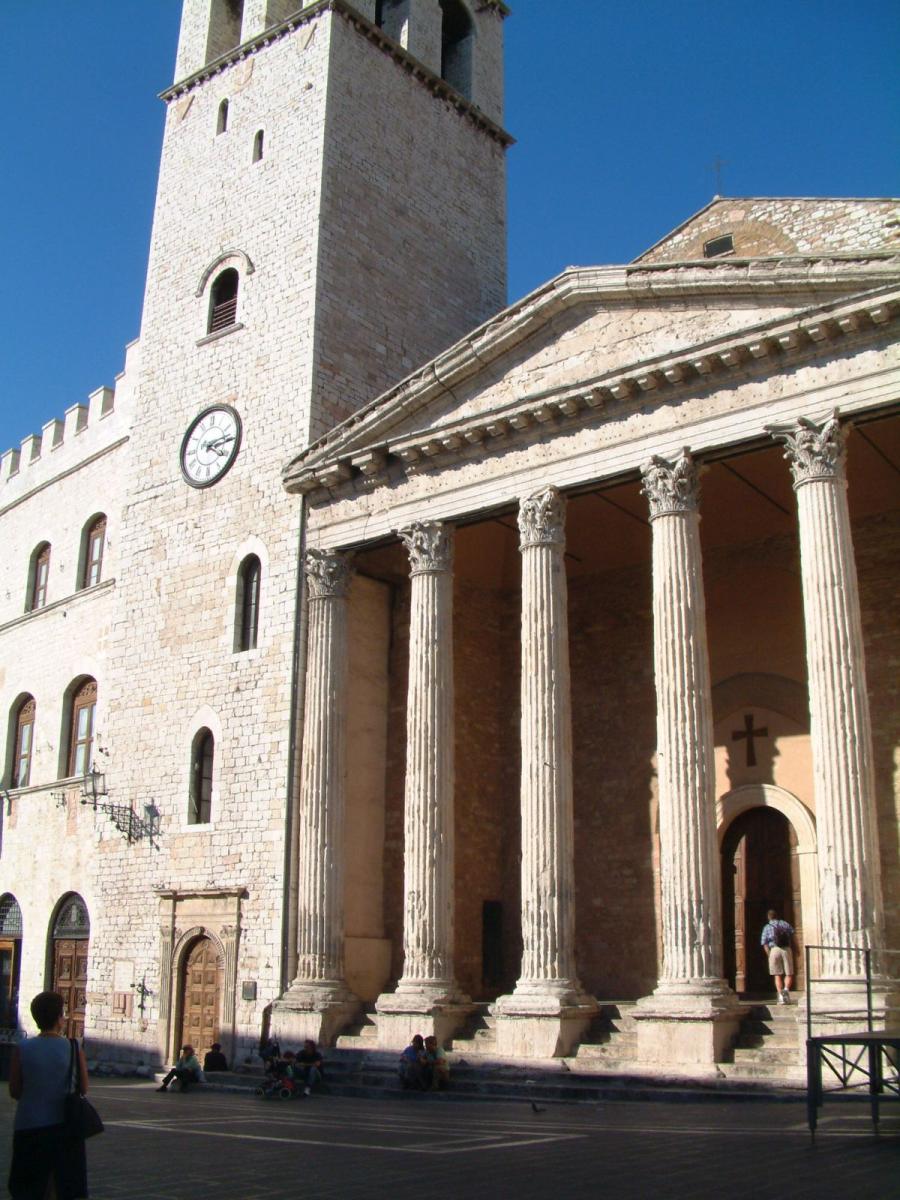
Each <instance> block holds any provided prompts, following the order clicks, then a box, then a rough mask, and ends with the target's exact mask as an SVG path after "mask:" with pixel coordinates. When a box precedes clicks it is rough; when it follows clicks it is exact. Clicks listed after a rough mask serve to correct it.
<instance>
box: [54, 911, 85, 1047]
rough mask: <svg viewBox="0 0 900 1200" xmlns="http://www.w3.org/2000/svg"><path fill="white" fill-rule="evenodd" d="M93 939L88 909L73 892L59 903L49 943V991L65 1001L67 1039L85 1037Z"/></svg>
mask: <svg viewBox="0 0 900 1200" xmlns="http://www.w3.org/2000/svg"><path fill="white" fill-rule="evenodd" d="M90 936H91V922H90V918H89V917H88V911H87V905H86V904H85V902H84V901H83V900H82V898H81V897H80V896H78V895H76V894H75V893H74V892H71V893H70V894H69V895H68V896H64V897H63V899H62V900H61V901H60V904H59V907H58V908H57V910H56V919H55V920H54V922H53V931H52V934H51V939H50V956H51V959H50V961H51V977H50V978H51V981H50V990H51V991H54V992H59V993H60V995H61V996H62V998H63V1000H64V1001H65V1004H66V1026H65V1029H64V1031H63V1032H64V1033H65V1035H66V1037H73V1038H82V1037H84V1016H85V1009H86V1007H87V976H88V949H89V946H90Z"/></svg>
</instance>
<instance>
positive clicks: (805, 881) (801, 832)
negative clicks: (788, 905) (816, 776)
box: [716, 784, 820, 975]
mask: <svg viewBox="0 0 900 1200" xmlns="http://www.w3.org/2000/svg"><path fill="white" fill-rule="evenodd" d="M755 808H763V809H765V808H769V809H774V810H776V811H777V812H780V813H781V814H782V816H784V817H786V818H787V820H788V822H789V824H790V826H791V829H792V831H793V834H794V835H795V836H796V847H792V850H791V853H792V858H793V859H794V860H795V862H794V868H795V871H794V873H795V875H796V876H797V879H796V880H795V885H796V884H799V888H798V890H799V897H798V900H795V901H794V903H795V904H797V903H798V901H799V905H798V911H796V912H795V913H794V918H795V920H794V922H793V923H794V924H796V926H797V927H798V928H799V929H802V931H803V942H806V943H810V944H812V945H817V944H818V943H819V940H820V938H819V929H820V920H819V887H818V854H817V849H816V825H815V818H814V817H813V814H812V813H811V812H810V810H809V809H808V808H807V807H806V805H805V804H804V803H803V802H802V801H801V800H799V799H798V798H797V797H796V796H795V795H793V794H792V793H791V792H788V791H786V790H785V789H784V788H780V787H777V786H776V785H774V784H745V785H744V786H742V787H738V788H734V789H733V790H732V791H730V792H727V793H726V794H725V795H724V796H722V797H720V798H719V800H718V802H717V804H716V818H717V819H716V823H717V826H718V833H719V847H720V850H721V849H722V848H723V847H724V846H725V844H726V840H727V838H728V832H729V830H730V829H731V827H732V825H733V824H734V822H735V821H736V820H737V818H738V817H740V816H742V815H743V814H744V813H746V812H749V811H750V810H751V809H755ZM792 841H793V839H792ZM725 866H726V864H724V863H723V868H724V867H725ZM788 919H790V918H788ZM731 924H732V923H731V922H726V927H728V926H729V925H731ZM761 929H762V925H760V929H759V930H757V931H756V934H755V940H754V941H753V944H748V946H747V947H746V953H747V954H749V955H753V954H760V950H759V946H758V942H759V933H760V930H761ZM750 933H751V937H752V934H753V931H752V930H751V931H750ZM725 949H726V958H727V956H728V947H726V948H725ZM798 950H799V951H801V952H802V947H798ZM731 957H732V959H733V958H734V948H733V947H732V949H731ZM796 965H797V966H798V967H800V965H801V964H799V963H798V964H796ZM814 970H815V967H814ZM801 975H802V972H801Z"/></svg>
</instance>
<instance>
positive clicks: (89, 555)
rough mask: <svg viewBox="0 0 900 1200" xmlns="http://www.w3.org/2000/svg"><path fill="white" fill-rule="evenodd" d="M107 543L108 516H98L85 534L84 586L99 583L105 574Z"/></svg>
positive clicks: (82, 581) (87, 586)
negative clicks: (104, 559)
mask: <svg viewBox="0 0 900 1200" xmlns="http://www.w3.org/2000/svg"><path fill="white" fill-rule="evenodd" d="M105 545H106V517H105V516H102V515H101V516H99V517H96V518H95V519H94V520H93V521H92V522H91V523H90V525H88V527H87V529H86V530H85V534H84V571H83V573H82V577H81V586H82V587H83V588H89V587H93V586H94V584H96V583H99V582H100V579H101V578H102V574H103V549H104V547H105Z"/></svg>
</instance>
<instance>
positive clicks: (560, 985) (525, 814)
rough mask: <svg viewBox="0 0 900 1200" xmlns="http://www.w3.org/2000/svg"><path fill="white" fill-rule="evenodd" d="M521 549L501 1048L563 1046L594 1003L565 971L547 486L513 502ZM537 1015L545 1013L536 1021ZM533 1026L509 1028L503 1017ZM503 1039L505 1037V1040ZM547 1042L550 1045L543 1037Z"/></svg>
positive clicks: (556, 497)
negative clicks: (516, 923) (509, 918)
mask: <svg viewBox="0 0 900 1200" xmlns="http://www.w3.org/2000/svg"><path fill="white" fill-rule="evenodd" d="M519 549H520V551H521V555H522V716H521V741H522V748H521V754H522V773H521V812H522V970H521V975H520V977H519V980H518V983H517V984H516V988H515V991H514V992H513V993H512V995H510V996H504V997H502V998H501V999H500V1000H499V1001H498V1003H497V1005H496V1011H497V1014H498V1016H501V1017H504V1018H507V1019H508V1020H507V1021H503V1022H501V1023H500V1025H499V1026H498V1039H499V1042H500V1044H501V1049H502V1050H506V1051H507V1052H509V1051H512V1052H515V1051H516V1049H517V1046H516V1045H515V1041H516V1040H521V1036H522V1035H527V1037H530V1038H531V1039H532V1040H533V1042H536V1043H537V1044H538V1045H540V1042H541V1040H542V1034H543V1037H544V1038H545V1039H547V1040H548V1045H547V1046H545V1047H544V1052H547V1050H548V1049H549V1052H550V1053H567V1052H568V1050H569V1049H570V1047H571V1043H572V1042H573V1041H574V1040H575V1039H576V1038H577V1036H578V1035H579V1034H580V1033H581V1031H582V1030H583V1028H584V1026H585V1025H586V1023H587V1021H588V1020H589V1019H590V1016H591V1015H592V1013H593V1011H594V1010H595V1009H596V1004H595V1003H594V1002H593V1001H592V1000H590V999H589V998H588V997H587V996H585V995H584V993H583V991H582V988H581V985H580V983H579V982H578V977H577V972H576V969H575V865H574V831H573V818H572V700H571V684H570V676H569V620H568V595H567V587H566V566H565V559H564V556H565V500H564V499H563V497H562V496H561V495H560V494H559V492H558V491H557V490H556V488H547V489H546V490H545V491H543V492H540V493H538V495H536V496H531V497H529V498H528V499H526V500H523V501H522V502H521V504H520V506H519ZM542 1017H549V1018H551V1019H552V1028H550V1027H548V1025H547V1022H546V1021H545V1022H544V1023H543V1028H541V1027H540V1026H538V1025H537V1024H536V1022H539V1021H540V1019H541V1018H542ZM514 1019H518V1020H519V1021H521V1020H522V1019H525V1020H527V1021H530V1022H531V1023H532V1025H533V1026H534V1027H533V1028H529V1029H520V1030H517V1029H516V1028H515V1026H514V1025H513V1026H510V1024H509V1020H514ZM511 1039H513V1040H512V1044H508V1043H510V1041H511ZM549 1043H552V1046H551V1045H550V1044H549Z"/></svg>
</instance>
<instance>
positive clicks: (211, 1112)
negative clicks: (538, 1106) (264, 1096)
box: [0, 1082, 900, 1200]
mask: <svg viewBox="0 0 900 1200" xmlns="http://www.w3.org/2000/svg"><path fill="white" fill-rule="evenodd" d="M91 1095H92V1098H93V1100H94V1102H95V1103H96V1105H97V1107H98V1108H99V1109H100V1111H101V1112H102V1114H103V1116H104V1119H105V1121H106V1123H107V1132H106V1133H105V1134H103V1135H102V1136H101V1137H99V1138H96V1139H95V1140H94V1141H92V1142H91V1144H90V1147H89V1162H90V1174H91V1180H92V1191H91V1196H92V1200H114V1198H115V1200H119V1198H122V1197H128V1198H129V1200H281V1198H282V1197H284V1198H287V1197H302V1198H303V1200H306V1198H307V1197H312V1198H314V1200H320V1198H321V1200H357V1198H359V1200H362V1198H363V1197H365V1198H366V1200H372V1198H379V1197H391V1200H420V1198H421V1197H422V1196H423V1195H424V1196H426V1197H428V1198H429V1200H457V1198H459V1200H462V1198H465V1200H505V1198H506V1197H509V1198H510V1200H512V1198H514V1200H539V1198H540V1200H546V1198H547V1197H548V1196H549V1197H551V1198H552V1200H587V1198H588V1197H590V1200H597V1198H598V1197H600V1196H609V1197H614V1198H615V1200H638V1198H640V1200H647V1198H650V1197H652V1200H670V1198H671V1200H676V1198H677V1200H690V1198H692V1197H698V1198H705V1197H720V1196H727V1197H728V1198H729V1200H744V1198H746V1200H751V1198H752V1200H765V1198H768V1197H778V1198H779V1200H780V1197H790V1200H830V1198H831V1197H835V1198H839V1200H848V1197H851V1198H852V1200H876V1198H877V1200H887V1198H888V1197H890V1196H891V1195H896V1194H897V1193H896V1186H897V1179H898V1177H900V1113H898V1111H897V1106H896V1105H895V1106H894V1107H893V1109H891V1108H889V1107H886V1117H885V1118H884V1119H883V1121H882V1137H881V1138H880V1139H878V1140H877V1141H876V1139H875V1138H874V1137H873V1136H872V1133H871V1130H870V1126H869V1121H868V1107H867V1106H866V1105H864V1104H861V1103H848V1102H846V1101H842V1102H839V1101H835V1100H831V1101H829V1102H828V1103H827V1104H826V1106H825V1108H824V1110H823V1112H822V1121H821V1124H820V1127H819V1137H818V1139H817V1144H816V1146H815V1147H812V1146H811V1145H810V1138H809V1134H808V1132H807V1128H806V1110H805V1107H804V1105H803V1104H801V1103H797V1102H796V1101H794V1102H789V1103H788V1102H783V1103H769V1102H762V1103H740V1102H735V1101H733V1100H723V1101H722V1102H721V1103H709V1102H707V1103H704V1104H699V1105H693V1104H672V1103H650V1102H631V1103H628V1102H620V1103H602V1104H595V1103H592V1104H582V1105H562V1104H560V1105H550V1106H548V1107H546V1108H544V1109H542V1110H541V1111H539V1112H535V1111H534V1110H533V1108H532V1105H531V1104H530V1103H528V1102H520V1103H507V1104H495V1103H485V1102H480V1103H479V1102H475V1103H472V1102H468V1101H455V1100H452V1099H450V1098H447V1097H443V1096H435V1097H432V1096H409V1097H408V1098H405V1099H398V1100H395V1101H384V1100H357V1099H347V1098H344V1097H336V1096H327V1095H323V1096H314V1097H312V1098H311V1099H310V1100H295V1101H278V1100H275V1101H267V1100H261V1099H258V1098H256V1097H252V1096H240V1095H233V1094H223V1093H218V1094H213V1093H206V1094H203V1093H188V1094H186V1095H183V1096H182V1095H179V1094H172V1093H166V1094H158V1093H156V1092H155V1091H153V1090H152V1087H151V1086H150V1085H148V1084H146V1083H132V1082H118V1083H104V1082H95V1083H93V1084H92V1088H91ZM13 1108H14V1106H13V1103H12V1101H10V1100H9V1099H8V1098H7V1097H6V1096H5V1095H4V1096H3V1097H2V1099H0V1121H2V1122H3V1123H4V1125H5V1129H4V1130H3V1131H2V1133H0V1137H2V1145H0V1158H2V1162H0V1171H2V1172H3V1177H4V1178H5V1174H6V1169H7V1165H8V1162H7V1160H8V1153H9V1141H10V1138H9V1129H10V1127H11V1124H12V1115H13Z"/></svg>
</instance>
